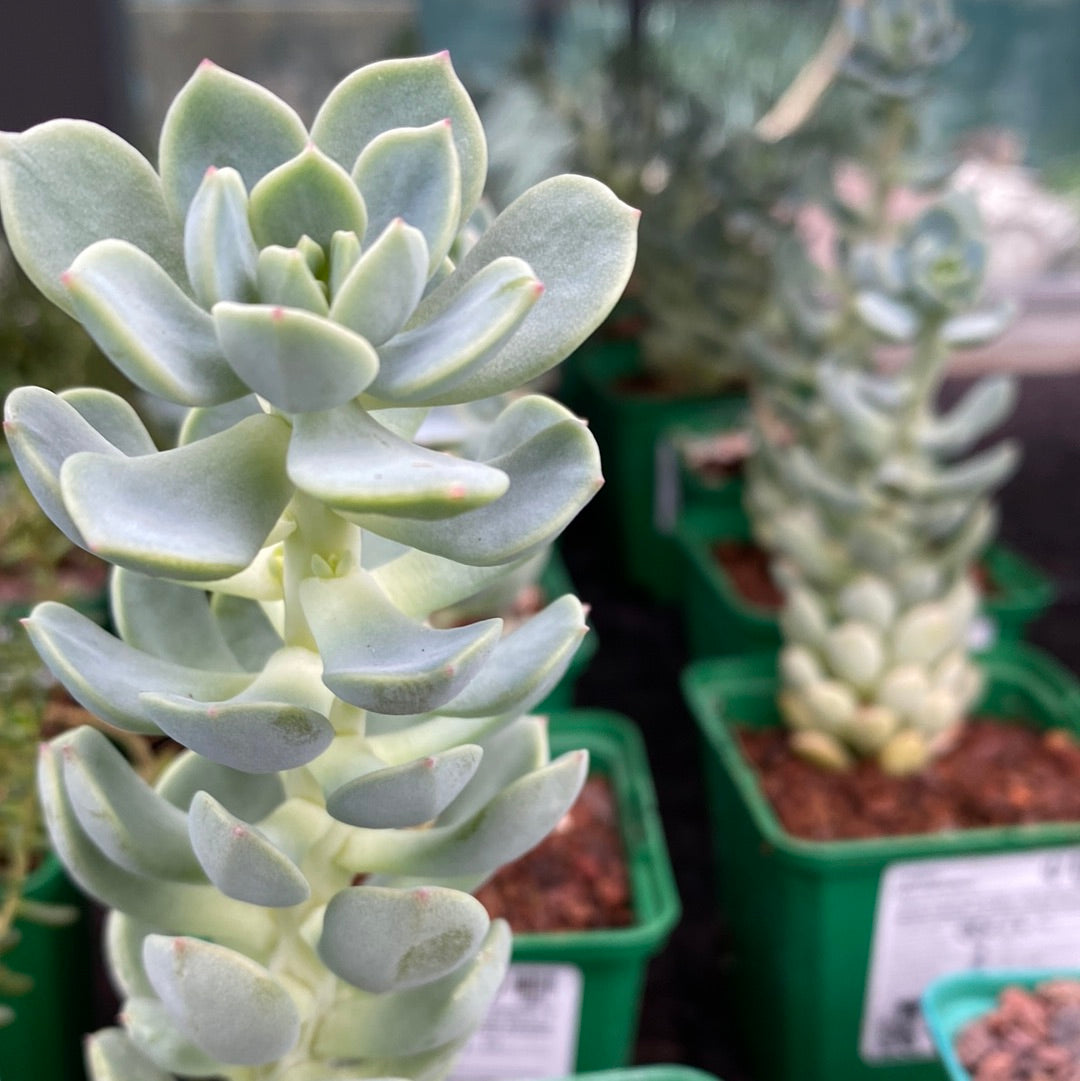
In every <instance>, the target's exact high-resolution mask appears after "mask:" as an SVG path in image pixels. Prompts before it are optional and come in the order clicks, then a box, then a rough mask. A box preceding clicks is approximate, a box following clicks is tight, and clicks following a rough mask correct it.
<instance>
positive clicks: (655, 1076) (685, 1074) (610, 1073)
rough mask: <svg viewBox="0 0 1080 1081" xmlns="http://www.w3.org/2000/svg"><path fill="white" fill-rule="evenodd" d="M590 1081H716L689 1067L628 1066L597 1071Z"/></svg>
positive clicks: (712, 1077)
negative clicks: (620, 1068)
mask: <svg viewBox="0 0 1080 1081" xmlns="http://www.w3.org/2000/svg"><path fill="white" fill-rule="evenodd" d="M588 1076H589V1078H591V1079H592V1081H716V1076H715V1075H714V1074H711V1073H705V1072H704V1071H703V1070H695V1069H693V1068H692V1067H690V1066H666V1065H665V1066H630V1067H627V1068H626V1069H622V1070H598V1071H597V1072H596V1073H591V1074H589V1075H588Z"/></svg>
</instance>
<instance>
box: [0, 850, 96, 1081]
mask: <svg viewBox="0 0 1080 1081" xmlns="http://www.w3.org/2000/svg"><path fill="white" fill-rule="evenodd" d="M25 892H26V896H27V897H29V898H30V899H31V900H33V901H42V902H50V903H53V904H64V905H75V906H76V907H77V908H78V910H79V913H80V915H79V919H78V920H77V921H76V922H75V923H73V924H71V925H69V926H67V927H43V926H41V925H38V924H33V923H27V922H26V921H24V920H19V921H16V924H15V926H16V929H17V930H18V931H19V932H20V935H21V938H20V940H19V944H18V945H17V946H16V947H15V948H14V949H13V950H11V951H10V952H9V953H6V954H5V955H4V957H3V963H4V964H5V965H6V966H7V967H8V968H11V969H12V970H13V971H15V972H19V973H25V974H26V975H28V976H30V977H31V978H32V979H33V981H34V986H33V988H32V989H31V990H30V991H28V992H27V993H26V994H25V995H18V996H16V997H15V998H11V999H0V1002H2V1003H3V1004H4V1005H6V1006H10V1007H11V1009H12V1010H14V1011H15V1020H14V1022H13V1023H12V1024H10V1025H7V1026H5V1027H4V1028H0V1078H3V1079H4V1081H21V1079H22V1078H27V1079H30V1078H33V1081H81V1078H82V1077H83V1069H82V1039H81V1036H82V1034H83V1033H84V1032H86V1031H87V1030H88V1029H89V1027H90V1013H89V1009H90V996H89V994H88V993H87V987H88V986H89V983H90V945H89V931H88V928H87V917H86V905H85V901H84V900H83V899H82V897H81V895H80V894H79V892H78V891H77V890H76V889H75V887H74V886H73V885H72V884H71V882H70V881H69V880H68V878H67V876H66V875H65V874H64V871H63V868H62V867H61V866H60V862H59V861H58V860H57V859H56V857H55V856H52V855H50V856H49V857H48V858H47V859H46V860H45V861H44V862H43V863H42V864H41V866H40V867H38V869H37V870H36V871H34V873H33V874H32V875H31V876H30V878H29V879H28V881H27V886H26V891H25Z"/></svg>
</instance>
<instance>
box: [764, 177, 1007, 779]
mask: <svg viewBox="0 0 1080 1081" xmlns="http://www.w3.org/2000/svg"><path fill="white" fill-rule="evenodd" d="M873 247H874V249H875V250H874V251H869V250H866V249H865V248H863V249H858V248H857V249H854V250H852V252H851V253H850V256H849V259H848V261H847V262H846V263H845V264H844V266H843V268H842V274H843V278H844V281H845V282H846V284H847V285H848V286H849V287H850V290H851V293H850V307H849V311H850V315H849V316H848V319H841V318H837V317H836V316H835V313H833V316H834V321H833V323H832V332H831V334H824V335H823V336H822V337H821V338H820V339H819V340H818V342H817V346H816V348H814V347H810V348H807V350H806V351H805V352H802V353H800V352H798V351H797V350H796V349H795V348H792V345H793V341H789V343H788V346H787V349H786V350H785V351H784V352H782V353H781V352H780V350H779V349H778V348H777V347H776V346H775V345H773V344H765V343H763V342H761V341H758V343H757V345H758V348H759V352H760V353H764V352H768V353H770V354H771V357H772V360H773V361H774V366H773V368H772V369H771V371H772V375H771V378H770V379H769V380H768V381H767V384H766V386H764V387H763V388H762V389H761V391H760V394H759V400H758V402H757V408H758V416H759V420H760V418H762V417H765V416H768V417H771V420H772V422H773V424H774V425H775V427H776V429H779V430H782V431H783V432H784V433H785V437H784V438H782V439H775V438H774V439H771V440H770V439H768V438H761V439H760V458H759V459H758V461H757V462H756V463H755V468H757V469H759V470H761V474H759V476H758V477H757V478H756V480H755V485H754V489H753V494H754V499H755V500H756V501H757V502H756V503H755V509H756V511H757V525H758V530H759V535H760V536H761V537H762V539H763V540H764V542H765V543H766V544H767V545H769V546H770V547H771V548H772V549H773V550H774V552H776V553H777V555H778V556H779V563H778V567H777V570H778V573H779V574H780V577H781V579H782V583H783V586H784V591H785V603H784V607H783V610H782V614H781V626H782V629H783V632H784V638H785V646H784V649H783V651H782V653H781V658H780V661H781V677H782V682H783V686H784V690H783V693H782V695H781V706H782V709H783V712H784V714H785V716H786V718H787V720H788V721H789V723H790V724H791V725H792V727H793V728H794V729H795V730H796V734H795V736H794V742H795V746H796V747H797V748H798V749H800V750H801V751H802V752H803V753H805V754H807V755H808V756H810V757H813V758H815V759H816V760H818V761H821V762H823V763H825V764H828V765H832V766H841V765H845V764H847V763H848V762H850V761H851V758H852V754H853V753H854V754H856V755H870V756H874V757H876V758H877V759H878V760H879V761H880V762H881V764H882V765H883V766H884V767H885V768H886V769H889V770H891V771H894V772H906V771H908V770H911V769H916V768H918V767H919V766H921V765H923V764H924V763H925V762H926V761H927V759H928V758H929V757H930V755H932V754H933V753H935V752H936V751H939V750H941V749H943V748H944V747H946V746H948V745H949V744H950V743H951V741H952V739H953V738H954V737H955V736H956V734H957V731H958V727H959V725H960V724H961V723H962V720H963V718H964V716H965V714H966V712H967V710H968V709H969V707H971V706H972V705H973V704H974V703H975V701H976V699H977V698H978V695H979V692H980V689H981V682H980V678H979V673H978V669H977V667H976V666H975V665H974V664H973V662H972V661H971V660H970V658H969V656H968V654H969V641H970V634H971V630H972V624H973V620H974V618H975V617H976V614H977V610H978V604H979V596H978V591H977V589H976V587H975V585H974V582H973V580H972V575H971V572H972V564H973V563H974V562H975V560H976V559H977V558H978V556H979V554H980V553H981V551H982V549H983V548H984V546H985V545H986V544H987V542H988V541H989V540H990V539H991V537H992V535H993V531H994V528H995V526H996V516H995V514H994V510H993V507H992V505H991V504H990V501H989V494H990V493H991V492H992V491H993V490H994V489H995V488H996V487H997V486H998V485H1000V484H1001V483H1003V482H1004V481H1005V480H1006V479H1008V477H1009V476H1010V475H1011V474H1012V472H1013V470H1014V469H1015V466H1016V462H1017V449H1016V447H1015V446H1014V445H1013V444H1012V443H1010V442H1004V443H1000V444H998V445H996V446H993V447H991V448H989V449H984V450H980V451H979V452H978V453H975V454H970V452H971V451H972V449H973V448H974V447H975V446H976V445H977V444H978V443H980V441H981V440H982V438H983V437H984V436H985V435H987V434H988V433H989V432H990V431H991V429H992V428H993V427H994V426H995V425H996V424H997V423H999V422H1000V421H1001V420H1002V419H1003V418H1004V417H1005V416H1007V415H1008V413H1009V411H1010V410H1011V408H1012V404H1013V401H1014V398H1015V388H1014V385H1013V381H1012V380H1011V379H1010V378H1008V377H1006V376H1000V375H988V376H984V377H982V378H981V379H980V380H978V381H977V382H976V383H975V385H974V386H973V387H972V388H971V390H969V391H968V393H967V395H966V396H965V397H964V398H962V399H961V401H960V402H959V403H958V404H957V405H955V406H954V407H953V408H952V409H951V410H949V411H948V412H945V413H939V412H937V411H936V410H935V407H934V401H935V398H936V396H937V391H938V388H939V386H940V382H941V379H942V377H943V375H944V372H945V369H946V366H947V364H948V360H949V358H950V356H951V354H952V351H953V349H956V348H963V347H967V346H973V345H978V344H981V343H983V342H984V341H986V340H989V339H990V338H993V337H994V336H996V335H997V334H998V333H1000V331H1001V330H1002V329H1004V327H1005V326H1006V325H1007V323H1008V321H1009V315H1010V312H1009V309H1008V307H1007V306H999V307H996V308H981V309H980V308H976V309H974V310H972V309H971V308H970V307H969V305H970V302H971V301H972V300H973V299H974V298H975V296H976V295H977V290H978V285H979V283H980V281H981V278H982V273H983V269H984V267H985V261H986V260H985V246H984V245H983V243H982V240H981V237H980V234H979V231H978V223H977V221H976V220H975V215H974V211H973V207H972V206H971V204H970V203H968V202H966V201H965V200H962V199H959V198H950V199H948V200H945V201H944V202H942V203H940V204H938V205H936V206H934V207H932V208H931V209H929V210H928V211H927V212H926V213H924V214H923V215H922V216H921V217H920V218H919V219H918V220H917V221H916V222H914V223H913V224H912V225H911V226H910V227H909V229H908V230H907V231H906V233H905V234H904V235H902V236H901V237H899V238H897V239H896V241H895V242H893V243H889V242H885V241H882V242H880V243H878V244H875V245H873ZM804 299H805V298H804ZM828 314H830V313H829V312H827V311H823V312H822V319H821V323H822V324H823V325H829V322H828V319H827V315H828ZM852 324H857V326H853V325H852ZM857 330H859V331H861V333H856V331H857ZM841 331H842V333H840V332H841ZM880 341H887V342H892V343H894V344H898V345H901V346H903V347H904V349H905V351H906V353H907V357H906V361H905V363H903V364H900V365H898V366H897V367H896V368H895V370H880V369H879V368H878V367H877V366H876V365H875V363H874V362H873V352H874V351H873V348H872V346H873V343H874V342H880ZM856 344H861V345H863V346H864V347H865V350H866V351H865V352H863V353H860V352H859V351H858V350H857V349H855V348H853V346H854V345H856ZM781 361H782V362H783V363H780V362H781ZM766 426H767V422H766Z"/></svg>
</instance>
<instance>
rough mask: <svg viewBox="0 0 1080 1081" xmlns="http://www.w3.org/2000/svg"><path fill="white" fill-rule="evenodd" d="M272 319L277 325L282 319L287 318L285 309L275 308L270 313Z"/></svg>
mask: <svg viewBox="0 0 1080 1081" xmlns="http://www.w3.org/2000/svg"><path fill="white" fill-rule="evenodd" d="M270 318H271V319H273V321H274V322H275V323H279V322H280V321H281V320H282V319H284V318H285V309H284V308H274V309H273V310H272V311H271V312H270Z"/></svg>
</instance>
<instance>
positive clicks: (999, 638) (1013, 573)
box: [976, 544, 1056, 646]
mask: <svg viewBox="0 0 1080 1081" xmlns="http://www.w3.org/2000/svg"><path fill="white" fill-rule="evenodd" d="M982 567H983V570H984V571H985V574H986V577H987V578H988V579H989V581H990V583H991V587H990V589H989V591H987V592H986V593H985V594H984V597H983V612H982V615H983V623H982V625H981V629H980V631H979V633H980V634H981V635H982V637H981V639H980V640H979V641H978V642H977V643H976V644H977V646H983V645H986V646H993V645H994V643H996V642H1015V641H1018V640H1019V639H1021V638H1022V637H1023V636H1024V632H1025V631H1026V630H1027V627H1028V624H1029V623H1031V622H1033V621H1034V620H1036V619H1037V618H1038V617H1039V616H1041V615H1042V614H1043V612H1045V611H1046V610H1047V608H1049V607H1050V605H1051V604H1053V603H1054V595H1055V592H1056V591H1055V589H1054V583H1053V582H1052V581H1051V580H1050V578H1049V577H1048V576H1047V575H1046V574H1044V573H1043V572H1042V571H1041V570H1039V568H1038V567H1036V566H1035V565H1034V564H1033V563H1031V562H1029V561H1028V560H1027V559H1025V558H1024V557H1023V556H1022V555H1020V554H1019V553H1018V552H1014V551H1012V549H1010V548H1006V547H1005V546H1004V545H1002V544H994V545H991V547H990V548H988V549H987V550H986V552H985V553H984V555H983V558H982Z"/></svg>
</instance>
